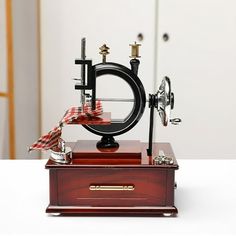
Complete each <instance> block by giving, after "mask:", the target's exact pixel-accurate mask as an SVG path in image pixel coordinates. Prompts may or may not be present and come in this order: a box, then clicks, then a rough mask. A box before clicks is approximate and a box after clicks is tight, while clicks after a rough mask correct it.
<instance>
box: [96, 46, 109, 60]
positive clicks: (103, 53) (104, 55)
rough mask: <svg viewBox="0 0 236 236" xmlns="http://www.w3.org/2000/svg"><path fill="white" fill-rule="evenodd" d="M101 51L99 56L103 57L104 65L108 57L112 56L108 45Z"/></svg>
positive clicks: (101, 48) (102, 47)
mask: <svg viewBox="0 0 236 236" xmlns="http://www.w3.org/2000/svg"><path fill="white" fill-rule="evenodd" d="M99 49H100V52H99V54H101V55H102V63H106V56H107V55H108V54H110V52H109V51H108V50H109V49H110V48H109V47H107V45H106V44H103V45H102V46H101V47H100V48H99Z"/></svg>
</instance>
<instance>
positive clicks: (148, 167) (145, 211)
mask: <svg viewBox="0 0 236 236" xmlns="http://www.w3.org/2000/svg"><path fill="white" fill-rule="evenodd" d="M146 146H147V145H146V144H142V158H141V159H140V162H139V163H130V164H127V163H124V162H123V161H124V160H123V159H122V158H121V159H120V160H118V159H119V158H118V159H117V162H116V164H115V163H112V164H109V163H108V164H105V161H106V158H105V159H103V160H102V161H101V162H100V163H99V159H97V160H96V163H94V160H91V159H90V158H88V159H89V160H91V161H92V163H91V164H89V161H87V162H86V163H83V162H80V161H79V159H78V158H75V159H73V160H72V162H71V163H70V164H63V165H58V164H55V163H53V162H51V161H48V163H47V164H46V168H48V169H49V173H50V204H49V206H48V208H47V210H46V212H48V213H53V212H57V213H67V214H69V213H78V214H86V215H90V214H91V215H94V214H95V215H96V214H97V215H100V214H102V215H132V214H133V215H159V214H163V213H173V214H176V213H177V209H176V208H175V206H174V184H175V183H174V175H175V170H176V169H178V164H177V162H176V160H175V161H174V165H161V166H158V165H154V164H153V161H152V159H153V157H147V155H145V153H146V151H145V150H146ZM154 147H155V148H154V150H155V151H156V152H157V153H158V149H159V148H162V149H163V147H164V149H166V151H167V152H169V153H172V155H173V152H172V150H171V147H170V145H169V144H163V145H162V144H155V145H154ZM172 157H173V158H174V156H172ZM142 159H146V160H145V161H144V160H142ZM119 161H120V162H119ZM91 185H92V186H133V189H132V190H105V191H104V190H98V191H92V190H91V188H90V186H91Z"/></svg>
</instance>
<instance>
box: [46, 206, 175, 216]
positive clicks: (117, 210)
mask: <svg viewBox="0 0 236 236" xmlns="http://www.w3.org/2000/svg"><path fill="white" fill-rule="evenodd" d="M46 213H60V214H62V215H63V214H71V215H74V214H75V215H81V216H176V215H177V213H178V210H177V208H176V207H174V206H173V207H78V206H68V207H66V206H51V205H49V206H48V207H47V209H46Z"/></svg>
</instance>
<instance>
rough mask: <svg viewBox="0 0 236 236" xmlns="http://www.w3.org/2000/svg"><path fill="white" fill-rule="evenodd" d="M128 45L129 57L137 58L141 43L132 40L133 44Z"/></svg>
mask: <svg viewBox="0 0 236 236" xmlns="http://www.w3.org/2000/svg"><path fill="white" fill-rule="evenodd" d="M129 46H131V56H130V58H133V59H136V58H139V57H140V56H139V47H140V46H141V44H137V43H136V42H134V44H130V45H129Z"/></svg>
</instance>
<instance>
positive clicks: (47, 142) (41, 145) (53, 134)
mask: <svg viewBox="0 0 236 236" xmlns="http://www.w3.org/2000/svg"><path fill="white" fill-rule="evenodd" d="M60 138H61V128H60V127H59V126H57V127H55V128H54V129H53V130H51V131H50V132H49V133H48V134H45V135H43V136H42V137H41V138H40V139H39V140H38V141H37V142H35V143H33V144H32V145H31V147H30V148H29V151H31V150H35V149H43V150H48V149H50V148H52V147H54V146H56V145H57V144H58V142H59V139H60Z"/></svg>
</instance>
